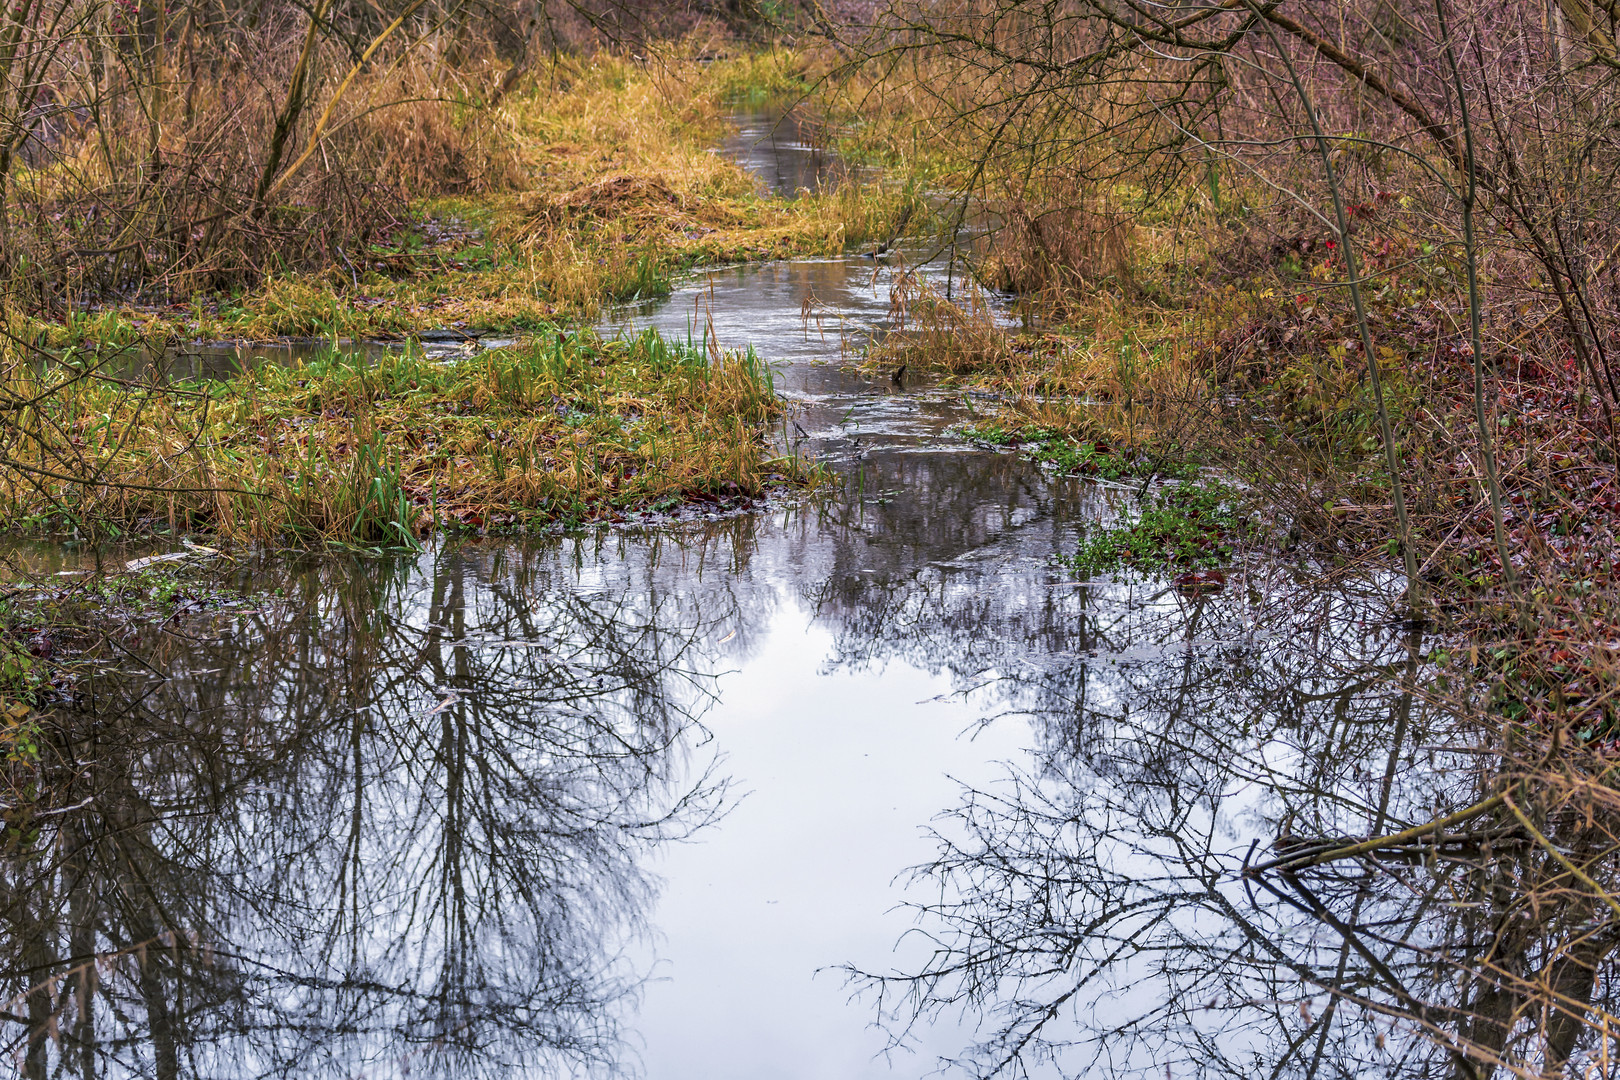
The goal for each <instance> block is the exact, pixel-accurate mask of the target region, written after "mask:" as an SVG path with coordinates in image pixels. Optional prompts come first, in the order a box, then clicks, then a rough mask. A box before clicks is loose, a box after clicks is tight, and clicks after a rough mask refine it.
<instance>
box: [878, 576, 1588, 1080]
mask: <svg viewBox="0 0 1620 1080" xmlns="http://www.w3.org/2000/svg"><path fill="white" fill-rule="evenodd" d="M1271 595H1273V596H1275V595H1276V594H1271ZM1289 600H1290V601H1291V602H1290V603H1289V604H1280V603H1276V602H1275V601H1273V602H1272V603H1270V604H1267V605H1265V606H1263V607H1262V606H1260V605H1259V604H1258V602H1257V601H1255V600H1254V599H1253V598H1252V597H1251V598H1248V599H1244V598H1240V597H1235V596H1234V597H1221V598H1210V599H1205V600H1202V601H1185V600H1175V599H1173V598H1172V597H1169V596H1163V595H1161V596H1159V597H1158V598H1157V599H1156V600H1147V599H1145V598H1144V597H1142V596H1140V595H1138V596H1134V597H1129V598H1128V600H1127V601H1126V602H1121V597H1119V596H1117V595H1116V596H1110V595H1107V594H1104V595H1098V596H1092V597H1089V598H1087V597H1082V596H1079V595H1074V596H1073V597H1072V599H1071V600H1070V601H1069V604H1070V607H1069V609H1068V612H1067V617H1066V618H1048V617H1047V616H1046V615H1045V614H1043V615H1042V617H1041V619H1039V620H1037V621H1036V622H1035V623H1034V625H1033V626H1032V627H1031V628H1032V629H1036V628H1038V627H1040V626H1057V625H1068V626H1071V627H1073V628H1075V633H1074V634H1073V635H1072V636H1071V638H1070V651H1069V654H1068V656H1067V657H1065V656H1063V655H1062V654H1061V653H1059V654H1057V655H1052V654H1048V655H1047V659H1046V662H1045V663H1044V664H1034V663H1028V662H1025V663H1022V664H1019V663H1016V662H1014V661H1015V660H1016V657H1015V656H1014V655H1013V651H1012V650H1010V649H1006V650H1004V654H1003V656H1001V657H999V658H998V657H995V656H993V655H989V653H990V652H991V651H992V650H993V647H992V646H988V645H981V646H979V648H980V649H981V651H985V652H986V653H987V655H986V657H985V658H984V659H982V660H981V661H979V665H978V666H979V667H980V668H982V669H983V670H987V671H994V672H996V673H997V678H998V680H999V681H998V685H997V692H996V700H997V701H998V702H999V703H1003V704H1005V705H1008V706H1010V707H1015V708H1018V709H1020V710H1022V711H1025V712H1027V713H1029V714H1030V715H1032V716H1034V717H1035V718H1036V719H1037V722H1038V724H1039V726H1040V728H1041V729H1042V730H1043V731H1044V732H1045V737H1044V740H1043V744H1044V747H1045V749H1044V750H1042V751H1041V753H1040V754H1039V755H1038V756H1037V758H1036V760H1035V762H1034V764H1033V765H1031V766H1028V767H1021V768H1016V769H1014V770H1013V771H1012V772H1011V773H1010V775H1009V776H1008V777H1007V779H1006V781H1005V782H1004V783H1003V784H1001V785H998V786H993V787H990V788H985V789H981V790H969V791H967V792H966V793H965V795H964V798H963V801H962V803H961V805H960V806H959V807H958V808H957V809H956V810H954V811H953V812H951V813H950V814H949V815H947V818H946V820H945V821H944V822H943V824H942V825H941V826H940V827H939V829H938V835H939V839H940V853H939V857H938V859H937V860H936V861H935V862H933V863H932V864H930V865H928V866H925V867H921V868H919V869H918V870H917V874H918V876H919V878H920V879H922V880H923V881H924V882H926V883H928V886H929V888H928V893H929V894H930V895H932V896H934V897H935V899H934V900H933V901H931V902H928V903H925V904H923V905H922V906H921V907H920V908H919V910H918V920H919V923H918V926H919V929H918V932H919V933H921V934H922V935H923V936H924V939H925V940H926V941H927V942H928V943H929V946H930V948H929V949H928V950H926V952H925V953H924V954H923V955H924V959H922V960H920V961H919V962H918V963H917V964H916V965H915V966H914V967H907V968H905V969H903V970H899V971H895V972H891V973H874V974H871V975H865V976H863V977H862V978H863V980H864V982H865V984H866V985H867V986H868V987H869V988H871V989H872V990H874V991H875V992H876V993H877V994H878V997H879V999H880V1003H881V1007H882V1009H883V1011H884V1013H885V1015H886V1016H887V1017H888V1020H889V1021H890V1023H891V1024H892V1025H893V1030H894V1031H895V1032H896V1035H897V1038H900V1039H902V1040H903V1039H904V1037H905V1032H906V1031H907V1030H908V1028H909V1027H910V1025H912V1024H914V1023H916V1022H918V1021H920V1020H921V1021H926V1020H930V1019H932V1018H934V1017H937V1016H939V1015H941V1014H949V1013H954V1012H956V1011H958V1010H960V1011H965V1012H967V1013H969V1014H974V1015H978V1016H981V1017H982V1018H983V1019H984V1020H985V1022H986V1026H985V1027H983V1028H981V1032H982V1038H981V1039H980V1041H978V1043H977V1044H976V1045H975V1046H974V1047H972V1048H971V1050H970V1051H969V1053H968V1054H967V1056H966V1057H965V1058H964V1059H963V1061H962V1062H961V1064H963V1065H964V1066H966V1067H967V1068H968V1069H969V1070H970V1071H972V1072H973V1073H975V1074H978V1075H1019V1074H1021V1073H1022V1072H1024V1071H1025V1070H1030V1069H1037V1068H1039V1067H1042V1066H1045V1067H1052V1068H1056V1069H1057V1070H1058V1071H1060V1072H1062V1073H1064V1074H1066V1075H1081V1074H1087V1075H1089V1074H1091V1073H1093V1072H1097V1073H1106V1074H1120V1075H1143V1076H1148V1075H1152V1076H1160V1075H1165V1074H1167V1073H1168V1074H1169V1075H1188V1074H1197V1075H1232V1076H1245V1077H1253V1076H1271V1077H1280V1076H1285V1075H1289V1076H1308V1077H1317V1076H1333V1075H1340V1076H1349V1075H1357V1076H1359V1075H1364V1074H1371V1073H1377V1074H1380V1075H1410V1076H1432V1075H1444V1074H1446V1073H1448V1072H1455V1073H1456V1074H1457V1075H1459V1076H1463V1077H1482V1076H1486V1075H1489V1073H1490V1072H1491V1071H1492V1068H1493V1065H1494V1064H1496V1063H1500V1064H1503V1065H1506V1066H1507V1067H1509V1068H1511V1069H1512V1070H1513V1071H1515V1072H1518V1073H1521V1074H1524V1075H1531V1074H1535V1075H1543V1074H1546V1073H1552V1074H1560V1075H1561V1074H1563V1073H1565V1072H1566V1071H1579V1070H1581V1069H1583V1068H1586V1067H1587V1066H1589V1065H1591V1064H1592V1063H1593V1062H1592V1060H1591V1059H1589V1058H1587V1057H1586V1056H1585V1054H1586V1053H1587V1052H1588V1051H1590V1052H1591V1053H1594V1054H1596V1053H1599V1052H1601V1046H1600V1042H1599V1039H1598V1037H1597V1035H1598V1029H1600V1028H1601V1023H1602V1018H1603V1017H1604V1016H1605V1015H1607V1012H1606V1010H1607V1008H1608V1006H1607V1003H1606V1000H1605V999H1606V995H1607V993H1608V986H1609V984H1610V983H1611V981H1612V974H1611V969H1612V966H1613V952H1614V947H1615V944H1616V938H1615V931H1614V929H1613V927H1614V925H1615V922H1614V912H1613V911H1612V910H1610V909H1609V908H1608V907H1606V904H1609V903H1612V901H1605V899H1604V895H1605V894H1603V893H1602V892H1601V891H1599V890H1593V889H1590V888H1580V887H1579V885H1580V882H1579V881H1578V880H1577V878H1576V877H1575V876H1574V875H1575V871H1574V870H1569V869H1567V868H1566V866H1565V865H1564V863H1565V862H1567V863H1569V864H1570V865H1571V866H1575V865H1576V864H1579V865H1578V866H1576V870H1578V871H1579V872H1580V873H1585V874H1587V875H1588V876H1589V877H1590V876H1592V875H1597V876H1598V877H1599V878H1601V879H1602V880H1604V881H1612V880H1613V878H1614V870H1615V867H1614V856H1615V852H1616V850H1617V845H1616V844H1615V843H1614V840H1613V833H1612V832H1611V831H1609V830H1607V829H1606V828H1605V827H1604V826H1603V823H1602V821H1601V820H1597V821H1593V820H1587V821H1584V822H1582V821H1578V820H1574V819H1572V816H1571V815H1570V814H1569V813H1568V812H1567V811H1563V812H1560V811H1559V810H1558V809H1557V807H1559V806H1561V805H1564V803H1563V802H1561V801H1560V800H1561V798H1562V797H1563V796H1561V795H1551V796H1547V797H1541V796H1537V797H1536V799H1535V802H1536V804H1537V805H1539V806H1541V807H1542V810H1541V811H1540V812H1541V813H1542V814H1544V815H1548V820H1549V821H1550V822H1551V824H1547V825H1546V829H1545V831H1546V832H1549V833H1552V834H1553V835H1556V836H1557V837H1558V845H1557V851H1556V853H1554V851H1553V848H1552V846H1551V845H1549V846H1548V847H1546V848H1542V847H1539V846H1538V845H1537V844H1534V843H1532V842H1531V836H1532V834H1531V833H1530V832H1529V830H1530V828H1532V827H1534V826H1533V825H1523V824H1521V823H1520V822H1519V821H1517V820H1516V819H1515V817H1514V816H1513V815H1512V814H1510V813H1509V812H1508V809H1504V807H1503V806H1502V805H1501V804H1500V803H1499V802H1483V803H1481V802H1480V800H1482V799H1485V798H1486V796H1488V795H1489V792H1490V791H1491V790H1496V789H1498V788H1500V784H1501V777H1500V774H1499V770H1500V762H1501V761H1502V760H1503V758H1502V757H1501V756H1500V753H1499V748H1494V747H1490V746H1479V745H1477V744H1476V742H1475V741H1474V740H1473V739H1471V738H1470V737H1469V732H1471V731H1474V730H1477V727H1476V726H1475V725H1472V724H1471V723H1469V722H1468V721H1467V718H1466V717H1458V716H1457V715H1456V714H1455V712H1454V711H1453V710H1451V709H1441V708H1439V707H1437V706H1434V705H1432V704H1429V703H1427V702H1426V701H1425V700H1424V699H1422V698H1421V697H1420V696H1418V695H1417V694H1415V692H1414V687H1415V685H1416V683H1417V681H1418V675H1419V674H1420V673H1421V672H1422V671H1423V667H1422V664H1421V660H1420V654H1419V652H1418V645H1417V643H1416V642H1412V641H1405V640H1403V639H1401V638H1400V637H1399V636H1397V635H1395V634H1394V633H1393V632H1389V631H1384V630H1381V629H1379V628H1378V625H1377V623H1376V621H1375V620H1373V619H1371V618H1370V616H1371V615H1373V614H1375V613H1376V608H1375V607H1374V606H1373V605H1370V604H1366V603H1363V602H1361V601H1358V600H1357V599H1356V598H1355V597H1352V596H1346V595H1343V594H1333V593H1320V592H1318V593H1314V594H1310V595H1308V596H1306V597H1303V598H1301V597H1296V596H1290V597H1289ZM976 602H978V603H983V602H984V601H982V600H980V601H976ZM990 606H991V607H993V608H997V609H999V611H1000V612H1001V613H1002V614H1003V615H1005V613H1006V612H1007V611H1008V610H1009V607H1012V608H1016V607H1017V606H1018V601H1017V598H1016V597H1013V598H1012V600H1011V602H1010V604H1009V601H1008V600H1007V599H1005V598H1004V599H1003V600H1001V601H1000V602H992V603H991V604H990ZM1040 610H1042V611H1043V612H1044V611H1045V610H1046V609H1040ZM954 614H955V612H954V608H953V605H951V604H949V603H944V604H942V605H941V606H940V607H939V609H938V610H937V611H935V612H933V613H932V614H931V616H921V617H916V618H914V619H913V620H912V622H913V624H914V625H918V626H925V625H926V624H927V623H928V622H930V621H939V620H948V619H949V618H952V617H953V616H954ZM1082 630H1083V632H1082ZM1077 653H1078V655H1076V654H1077ZM1611 801H1613V800H1611ZM1511 802H1512V799H1511V796H1509V803H1510V804H1511ZM1470 804H1478V805H1480V806H1481V807H1482V809H1480V810H1479V811H1477V812H1474V813H1471V814H1469V815H1465V816H1459V817H1457V818H1456V819H1455V820H1452V821H1448V822H1446V823H1445V824H1444V827H1434V826H1433V825H1432V824H1430V823H1432V822H1433V821H1434V819H1435V816H1436V814H1437V813H1444V812H1445V811H1447V810H1450V809H1453V808H1456V807H1462V806H1468V805H1470ZM1578 804H1584V805H1591V799H1590V797H1587V798H1585V799H1583V800H1574V799H1570V800H1569V805H1578ZM1549 806H1550V807H1551V810H1550V811H1549V809H1548V807H1549ZM1532 812H1534V811H1532ZM1527 817H1528V815H1527ZM1414 827H1416V833H1415V834H1403V833H1402V830H1408V829H1413V828H1414ZM1368 837H1372V838H1377V839H1375V840H1374V841H1370V842H1366V841H1365V838H1368ZM1256 838H1259V839H1261V840H1263V841H1264V842H1265V846H1264V847H1263V848H1260V849H1256V848H1255V847H1254V844H1255V842H1256ZM1358 841H1363V843H1361V844H1360V846H1359V847H1356V846H1355V845H1356V844H1357V842H1358ZM1347 851H1348V854H1346V852H1347ZM1320 853H1329V854H1326V855H1324V854H1320ZM1560 860H1563V861H1560ZM1246 868H1247V871H1248V872H1247V873H1246V872H1245V871H1246ZM1592 883H1593V884H1596V880H1595V879H1594V881H1593V882H1592ZM1594 1010H1602V1011H1594Z"/></svg>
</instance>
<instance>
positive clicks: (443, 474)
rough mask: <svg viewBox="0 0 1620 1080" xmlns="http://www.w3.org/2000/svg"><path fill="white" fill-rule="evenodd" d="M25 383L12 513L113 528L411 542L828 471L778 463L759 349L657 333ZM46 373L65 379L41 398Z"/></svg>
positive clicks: (716, 499)
mask: <svg viewBox="0 0 1620 1080" xmlns="http://www.w3.org/2000/svg"><path fill="white" fill-rule="evenodd" d="M5 378H7V379H8V380H10V382H11V386H10V387H9V389H10V390H11V391H12V393H13V394H14V395H16V397H17V398H18V399H22V400H30V399H34V398H38V402H37V404H36V405H34V406H30V410H31V413H30V416H28V417H23V418H21V420H20V422H19V423H18V424H17V425H16V426H14V427H9V428H7V429H5V432H4V435H5V438H6V440H7V441H8V443H9V445H7V446H5V447H3V448H0V451H3V453H0V460H4V461H5V462H7V464H8V467H6V468H4V469H0V509H3V510H4V512H5V513H7V515H8V516H9V520H11V521H13V522H22V521H34V522H38V523H41V524H42V525H44V526H46V527H50V528H76V529H78V530H80V531H81V532H86V533H91V534H99V535H109V534H116V533H129V532H141V531H150V530H153V529H157V528H166V529H170V530H176V531H200V532H207V533H210V534H213V535H217V536H220V537H223V538H227V539H240V540H248V539H273V540H281V541H291V542H300V543H319V542H323V541H337V542H341V543H347V544H358V545H362V546H391V547H400V546H409V545H411V544H412V543H414V542H415V537H417V536H419V535H422V534H424V533H426V532H429V531H432V530H434V529H441V528H452V529H453V528H472V529H522V528H530V527H538V526H543V525H549V524H551V523H555V522H582V521H589V520H614V519H616V518H620V517H622V516H623V515H624V514H626V513H630V512H636V511H643V510H647V509H649V508H651V507H654V506H660V507H669V506H675V505H681V504H689V503H701V504H705V505H711V506H712V505H715V504H725V505H741V504H745V503H746V502H747V501H748V500H751V499H753V498H756V497H758V496H759V495H761V494H762V493H763V492H764V491H765V489H766V488H767V487H768V486H770V485H773V484H803V483H810V482H813V480H814V478H815V474H814V473H813V471H812V470H810V469H809V468H808V467H806V466H805V465H804V464H803V463H802V462H800V461H798V460H796V459H793V458H776V459H771V460H769V461H765V460H764V458H765V453H764V451H765V428H766V425H767V424H768V423H769V421H771V420H772V419H773V418H775V417H776V416H778V415H779V413H780V410H781V404H780V402H779V400H778V399H777V397H776V395H775V393H774V392H773V390H772V387H771V378H770V372H769V369H768V368H767V367H766V366H765V365H764V364H763V363H761V362H760V361H759V359H758V358H757V357H755V356H754V355H753V354H752V353H751V352H749V353H742V354H730V353H726V354H723V353H720V352H718V351H712V350H711V351H706V350H705V349H704V348H702V347H700V346H698V345H695V344H691V343H687V344H684V345H683V344H679V343H674V342H669V341H666V340H664V339H662V338H660V337H659V336H658V335H656V334H654V333H652V332H650V331H649V332H647V333H645V334H643V335H641V336H640V337H638V338H635V339H634V340H611V341H609V340H601V339H599V338H597V337H595V336H594V335H591V334H588V333H578V334H570V333H565V332H563V331H552V332H551V333H549V334H546V335H543V336H536V337H535V338H533V339H531V340H529V341H527V342H525V343H524V344H521V345H517V346H513V347H511V348H506V349H499V350H491V351H488V352H485V353H482V354H478V355H475V356H471V357H466V358H463V359H458V360H455V361H453V362H449V363H437V362H432V361H429V360H427V359H425V358H423V357H422V356H420V355H417V354H413V353H400V354H390V355H388V356H385V357H383V358H381V359H379V360H377V361H375V362H368V361H367V360H366V359H365V358H364V357H363V356H360V355H359V354H351V353H346V352H343V351H341V350H334V351H333V352H331V353H330V354H329V355H327V356H324V357H322V358H319V359H317V360H315V361H311V362H308V363H300V364H296V365H293V366H290V367H280V366H264V367H260V368H257V369H254V370H251V371H248V372H245V373H243V374H242V375H240V376H238V377H237V378H235V379H233V380H230V381H228V382H220V383H212V384H192V385H183V386H177V387H150V386H133V385H130V384H127V383H123V382H120V381H117V380H113V379H108V378H102V377H82V378H78V379H77V380H76V381H75V380H72V379H71V378H69V379H67V380H65V381H64V377H63V374H62V373H61V372H57V371H46V372H44V373H43V374H41V373H39V372H38V371H37V369H35V368H32V367H30V366H28V365H25V364H13V365H12V366H11V367H10V369H9V370H7V371H6V372H5ZM47 383H48V384H51V385H57V386H58V388H57V389H56V391H55V392H54V393H53V394H48V395H43V396H41V395H40V393H39V392H38V391H39V387H40V386H42V385H44V384H47ZM35 461H44V462H53V463H70V464H71V467H72V469H73V472H72V473H68V472H66V471H65V470H66V468H67V466H66V465H61V464H58V465H56V466H55V467H52V468H49V469H40V468H31V467H30V465H29V463H30V462H35ZM70 477H71V478H70Z"/></svg>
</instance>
